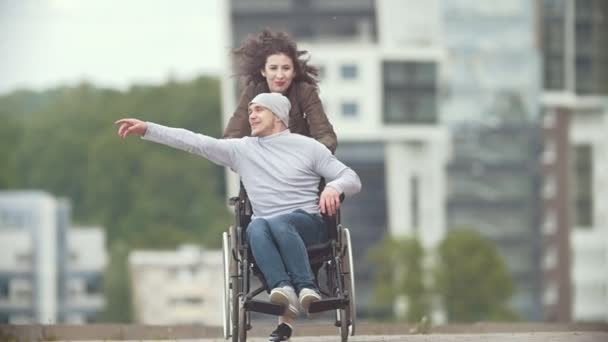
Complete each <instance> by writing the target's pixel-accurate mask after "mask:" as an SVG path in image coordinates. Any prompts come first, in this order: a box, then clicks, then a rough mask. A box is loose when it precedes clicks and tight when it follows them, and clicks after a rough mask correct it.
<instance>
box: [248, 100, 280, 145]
mask: <svg viewBox="0 0 608 342" xmlns="http://www.w3.org/2000/svg"><path fill="white" fill-rule="evenodd" d="M279 121H280V119H279V118H277V117H276V116H275V115H274V114H273V113H272V112H271V111H270V110H269V109H268V108H266V107H264V106H261V105H259V104H256V103H252V104H250V105H249V125H250V126H251V136H253V137H265V136H268V135H271V134H273V133H275V131H276V129H277V128H278V122H279Z"/></svg>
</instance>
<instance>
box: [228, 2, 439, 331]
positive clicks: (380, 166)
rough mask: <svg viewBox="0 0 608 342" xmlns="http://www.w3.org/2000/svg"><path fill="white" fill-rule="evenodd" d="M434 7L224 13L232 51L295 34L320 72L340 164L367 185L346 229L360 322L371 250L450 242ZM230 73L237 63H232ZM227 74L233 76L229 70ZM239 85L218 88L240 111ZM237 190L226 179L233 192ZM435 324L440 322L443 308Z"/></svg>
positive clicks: (318, 6) (268, 7) (234, 7)
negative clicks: (386, 243)
mask: <svg viewBox="0 0 608 342" xmlns="http://www.w3.org/2000/svg"><path fill="white" fill-rule="evenodd" d="M439 13H440V12H439V6H438V1H435V0H433V1H425V2H424V3H421V2H419V1H411V0H407V1H398V0H383V1H371V0H357V1H336V0H334V1H320V0H311V1H299V0H291V1H281V2H273V1H264V0H255V1H250V0H234V1H231V2H230V3H229V6H228V7H227V8H226V9H225V18H224V19H225V27H226V32H228V33H227V36H226V37H225V40H226V42H228V43H227V44H231V45H232V46H233V47H236V46H238V45H239V44H240V43H241V42H242V41H243V39H244V38H245V37H246V35H247V34H254V33H257V32H260V31H261V30H262V29H264V28H270V29H273V30H277V31H278V30H281V31H287V32H289V33H290V34H291V35H292V37H294V38H295V39H296V40H297V41H298V44H299V47H300V48H303V49H306V50H308V51H310V52H311V56H310V57H311V59H310V61H311V63H312V64H314V65H316V66H318V67H319V68H320V70H321V74H322V75H321V83H320V91H321V92H320V96H321V98H322V101H323V104H324V107H325V109H326V112H327V113H328V115H329V118H330V120H331V122H332V124H333V125H334V128H335V130H336V133H337V135H338V149H337V151H336V155H337V156H338V158H339V159H341V160H342V161H344V162H345V163H346V164H347V165H350V166H351V167H352V168H353V169H354V170H355V171H357V173H358V174H359V176H360V177H361V180H362V183H363V191H362V192H361V193H360V194H358V195H357V196H355V197H353V198H352V199H347V200H346V202H345V205H344V207H343V210H342V221H343V223H344V224H345V225H346V226H348V227H349V228H350V229H351V232H352V238H353V245H354V247H355V249H356V250H355V253H354V254H355V255H354V258H355V267H356V277H357V297H358V298H357V301H358V305H359V307H358V310H359V314H360V316H361V317H365V316H366V315H369V313H370V312H371V310H373V300H372V288H373V285H374V284H373V281H372V280H373V279H372V276H373V273H372V270H373V265H371V264H370V263H369V261H368V259H367V252H368V249H369V248H370V247H371V246H373V245H374V244H375V243H377V242H378V241H380V240H381V239H382V238H383V237H384V235H385V234H393V235H396V236H399V235H416V236H418V237H419V238H420V240H421V242H422V244H423V245H424V246H425V247H427V248H429V249H431V248H433V247H435V246H436V245H437V244H438V243H439V242H440V241H441V240H442V239H443V236H444V234H445V166H446V163H447V159H448V158H449V153H450V151H449V149H448V143H449V134H448V132H447V130H446V129H445V128H443V127H441V126H440V125H439V118H440V117H441V113H440V106H439V105H438V96H439V94H438V89H439V75H440V73H441V69H442V67H443V63H444V59H445V51H444V50H443V49H442V45H441V42H440V40H439V39H440V36H439V31H440V22H439V18H440V16H439ZM227 67H228V68H230V69H231V68H232V65H228V66H227ZM224 74H225V75H231V74H232V72H231V70H227V71H226V72H225V73H224ZM235 81H236V80H235V79H233V78H230V77H228V76H226V77H225V78H224V79H223V82H222V92H223V107H224V113H225V114H226V118H225V119H226V121H227V119H228V116H229V115H230V114H231V113H232V111H233V109H234V108H236V105H235V103H236V99H237V96H238V94H239V92H238V89H239V87H238V85H237V84H236V82H235ZM236 184H237V182H236V181H234V180H232V181H229V193H236ZM434 315H435V316H436V317H434V319H435V322H441V321H442V320H443V318H442V312H441V310H439V309H437V310H436V312H435V314H434Z"/></svg>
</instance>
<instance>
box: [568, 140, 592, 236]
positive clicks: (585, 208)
mask: <svg viewBox="0 0 608 342" xmlns="http://www.w3.org/2000/svg"><path fill="white" fill-rule="evenodd" d="M572 162H573V173H572V174H573V176H574V179H573V182H572V183H571V184H572V191H571V194H572V195H571V196H572V202H573V203H572V208H573V209H574V222H575V226H576V227H584V228H590V227H592V226H593V149H592V148H591V145H576V146H574V148H573V153H572Z"/></svg>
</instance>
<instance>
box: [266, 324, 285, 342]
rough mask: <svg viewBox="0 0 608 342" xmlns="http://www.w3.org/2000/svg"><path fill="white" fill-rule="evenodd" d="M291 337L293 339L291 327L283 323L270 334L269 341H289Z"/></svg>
mask: <svg viewBox="0 0 608 342" xmlns="http://www.w3.org/2000/svg"><path fill="white" fill-rule="evenodd" d="M290 337H291V328H290V327H289V325H287V324H285V323H281V324H279V325H278V326H277V328H276V329H274V331H273V332H272V333H270V336H268V341H270V342H279V341H289V338H290Z"/></svg>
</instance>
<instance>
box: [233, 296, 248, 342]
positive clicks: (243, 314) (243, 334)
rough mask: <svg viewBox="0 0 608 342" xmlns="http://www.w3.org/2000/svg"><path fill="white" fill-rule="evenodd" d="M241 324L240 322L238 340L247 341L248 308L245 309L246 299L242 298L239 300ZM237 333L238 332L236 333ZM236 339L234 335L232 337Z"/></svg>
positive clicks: (240, 341)
mask: <svg viewBox="0 0 608 342" xmlns="http://www.w3.org/2000/svg"><path fill="white" fill-rule="evenodd" d="M238 313H239V324H238V335H237V336H238V341H239V342H247V329H248V328H249V327H248V323H247V310H246V309H245V299H244V298H241V300H240V301H239V311H238ZM235 335H236V334H235ZM232 340H233V341H235V340H234V337H233V339H232Z"/></svg>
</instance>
